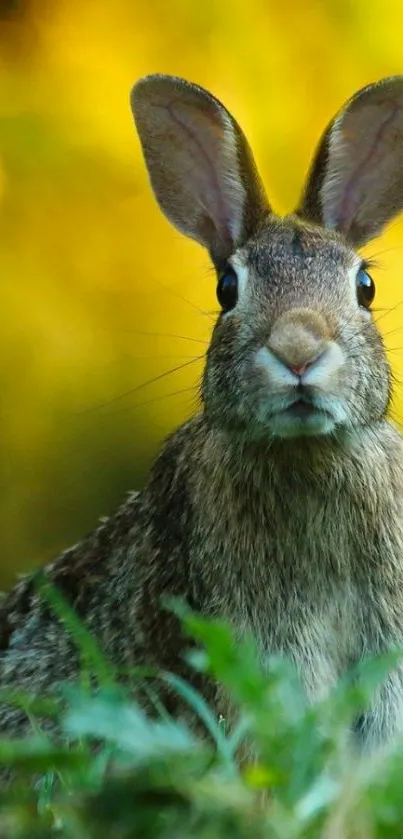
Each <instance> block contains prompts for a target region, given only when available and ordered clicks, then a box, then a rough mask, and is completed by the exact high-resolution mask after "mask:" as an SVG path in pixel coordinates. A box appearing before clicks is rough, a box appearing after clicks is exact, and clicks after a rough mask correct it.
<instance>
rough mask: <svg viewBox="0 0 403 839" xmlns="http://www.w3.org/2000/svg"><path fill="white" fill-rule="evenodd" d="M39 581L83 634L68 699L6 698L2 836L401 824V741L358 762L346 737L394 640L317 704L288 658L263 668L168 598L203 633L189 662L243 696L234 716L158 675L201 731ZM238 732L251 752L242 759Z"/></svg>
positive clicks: (288, 835) (372, 829) (273, 833)
mask: <svg viewBox="0 0 403 839" xmlns="http://www.w3.org/2000/svg"><path fill="white" fill-rule="evenodd" d="M41 588H42V593H43V595H44V596H45V597H47V599H48V600H49V602H50V603H51V605H52V607H53V608H54V610H55V612H56V613H57V615H58V617H59V618H60V619H61V620H63V621H64V623H65V624H66V627H67V628H68V631H69V632H71V633H72V635H73V637H74V639H75V641H76V643H77V646H78V648H79V650H80V653H81V662H82V678H81V679H80V682H79V684H76V685H66V686H65V689H64V690H63V695H62V701H59V700H56V699H50V698H49V697H47V698H35V699H33V698H31V697H26V696H24V697H23V696H21V695H17V694H14V695H10V693H8V694H7V695H4V696H2V697H1V699H2V701H6V702H12V703H17V704H19V705H22V707H23V708H24V709H25V711H26V713H27V715H28V717H29V719H30V721H31V729H32V732H31V735H30V736H29V737H26V738H24V739H22V740H7V739H4V738H3V739H0V769H12V770H13V773H14V783H13V784H12V786H11V787H9V788H5V789H3V791H2V792H0V836H1V837H2V839H39V838H40V839H47V837H49V839H51V837H52V839H53V837H63V839H111V837H113V839H115V838H116V839H131V837H133V838H134V837H142V839H148V837H150V839H151V837H152V839H159V837H161V839H185V838H186V839H187V837H195V838H196V839H224V837H228V839H269V837H270V839H272V837H273V839H302V837H304V839H310V837H312V839H316V837H323V839H344V838H345V839H347V838H350V837H351V839H359V838H361V837H362V839H366V838H367V837H368V838H369V837H401V836H402V835H403V794H402V792H403V742H397V743H396V744H395V745H394V746H393V748H390V749H388V750H387V751H385V752H383V753H382V754H378V755H376V756H375V757H372V758H370V759H366V760H361V761H360V760H358V759H356V758H354V756H353V755H352V754H351V751H348V750H347V749H346V731H348V729H349V728H351V726H352V724H353V721H354V718H355V717H356V715H357V714H358V713H359V712H360V711H361V710H362V709H363V708H365V706H366V705H367V704H368V703H369V702H370V698H371V696H372V694H373V693H374V691H375V690H376V688H377V686H378V685H379V683H380V681H381V680H382V679H383V678H384V677H385V674H386V673H387V672H388V671H389V670H390V669H391V668H392V667H393V666H394V665H395V664H396V661H397V660H398V657H399V656H400V657H401V653H399V652H393V653H391V654H390V655H388V656H386V657H383V658H382V659H376V660H371V661H370V660H368V661H364V662H362V664H361V666H360V668H359V673H357V672H356V673H353V674H350V675H349V677H348V678H346V679H345V680H344V681H343V682H342V683H341V684H340V685H338V687H337V688H336V689H335V690H334V691H333V693H332V695H331V696H330V697H328V698H327V699H326V700H324V701H322V702H321V703H319V704H318V705H317V706H316V707H314V708H313V707H311V706H309V705H307V703H306V702H305V698H304V694H303V691H302V689H301V686H300V684H299V682H298V679H297V677H296V674H295V672H294V670H293V668H292V666H291V665H290V663H289V662H287V661H285V660H283V659H281V658H276V657H274V658H270V659H268V661H267V663H266V665H267V666H265V667H264V668H262V666H261V663H260V662H259V658H258V654H257V650H256V648H255V646H254V643H253V640H252V639H246V640H244V641H243V642H242V643H239V642H238V643H235V640H234V637H233V634H232V632H231V630H230V628H229V626H228V625H226V624H225V623H224V622H222V621H219V620H207V619H204V618H201V617H200V616H198V615H195V614H194V613H192V612H190V611H189V610H187V609H186V608H185V607H184V606H183V605H182V606H178V604H171V606H170V607H171V608H174V609H176V610H177V611H178V609H179V613H180V615H181V619H182V621H183V624H184V628H185V630H186V631H187V632H188V633H189V635H191V636H192V637H193V638H195V639H196V640H197V641H198V643H199V647H200V648H199V649H198V651H197V652H193V654H192V657H191V663H192V665H193V666H194V667H195V668H197V669H200V670H203V671H207V672H209V673H211V674H212V675H213V676H214V677H215V678H216V679H217V680H218V681H219V682H220V683H221V684H222V685H223V686H224V687H225V688H226V690H227V691H228V692H229V694H230V695H231V697H232V699H233V702H234V703H235V706H236V708H237V709H238V718H237V722H236V723H235V725H233V727H232V728H231V729H230V728H229V726H228V725H227V724H226V721H225V720H222V719H220V720H217V719H216V717H215V715H214V713H213V712H212V710H211V709H210V708H209V707H208V706H207V704H206V703H205V701H204V700H203V698H202V697H201V696H200V695H199V694H198V693H197V692H196V691H195V690H194V689H193V688H192V687H191V686H190V685H188V684H186V683H185V682H183V681H182V680H180V679H179V678H177V677H175V676H174V675H173V674H168V673H161V674H159V675H160V678H161V680H162V681H165V682H167V681H168V682H169V683H170V684H171V686H172V688H173V689H175V690H176V691H178V692H179V693H180V695H181V697H182V699H184V700H185V701H186V702H187V703H188V704H189V705H190V706H191V707H192V709H193V711H194V712H195V713H196V714H198V715H199V716H200V717H201V718H202V720H203V722H204V724H205V726H206V728H207V729H208V730H209V732H210V735H211V739H210V741H209V742H207V741H206V740H203V739H201V738H200V737H198V736H196V735H195V734H194V733H193V732H192V731H191V730H190V729H189V728H188V727H187V726H186V725H185V724H184V723H183V722H181V721H179V722H178V721H174V720H173V719H171V718H170V717H168V715H167V714H166V713H165V712H164V711H163V709H161V711H160V713H159V714H157V716H156V717H155V718H153V719H151V718H148V717H146V716H145V714H144V712H143V711H142V709H141V707H140V705H139V704H137V703H136V702H135V701H134V700H133V698H132V696H129V694H128V691H127V688H125V687H123V686H122V685H121V684H119V682H118V680H117V674H116V672H115V671H114V668H111V667H110V665H109V664H108V662H106V661H105V660H104V657H103V655H102V653H101V652H100V651H99V649H98V647H97V645H96V643H95V642H94V640H93V639H92V638H90V637H89V636H88V634H87V632H86V630H85V628H84V627H82V626H81V625H80V624H79V623H78V622H77V619H76V616H75V615H74V613H73V612H72V611H71V609H70V608H69V607H68V605H67V604H66V603H64V601H63V600H62V599H61V598H60V596H59V594H58V593H56V592H55V591H53V589H51V588H49V585H48V584H46V583H44V581H43V580H42V583H41ZM357 677H359V678H357ZM144 679H145V674H144V672H142V673H140V674H138V681H139V684H140V683H141V684H142V685H143V686H144V684H146V681H145V682H144ZM46 717H57V719H58V722H59V726H60V729H61V731H62V733H63V737H62V738H60V737H58V738H56V737H52V736H50V735H49V734H45V733H44V730H43V723H42V721H43V719H44V718H46ZM94 744H96V748H94ZM242 744H244V745H245V744H247V748H248V751H249V754H253V759H252V758H251V759H250V760H249V761H245V762H243V763H242V764H241V765H239V761H237V759H236V756H237V754H238V751H239V748H240V747H241V746H242ZM267 790H269V792H267Z"/></svg>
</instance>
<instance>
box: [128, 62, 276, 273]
mask: <svg viewBox="0 0 403 839" xmlns="http://www.w3.org/2000/svg"><path fill="white" fill-rule="evenodd" d="M131 104H132V110H133V115H134V120H135V124H136V127H137V131H138V133H139V136H140V141H141V145H142V148H143V153H144V157H145V161H146V164H147V168H148V172H149V176H150V181H151V185H152V187H153V190H154V193H155V196H156V198H157V201H158V203H159V205H160V207H161V209H162V211H163V212H164V213H165V215H166V216H167V218H168V219H169V220H170V221H171V222H172V224H174V225H175V227H177V228H178V229H179V230H180V231H181V232H182V233H185V234H186V235H188V236H190V237H191V238H192V239H196V241H198V242H200V244H202V245H205V247H207V248H208V249H209V251H210V253H211V255H212V257H213V258H214V259H215V260H216V261H220V260H223V259H226V258H227V257H228V256H230V255H231V253H233V251H234V250H235V249H236V248H237V247H239V246H240V245H242V244H244V242H245V241H246V239H247V238H248V237H249V236H250V235H251V233H252V232H253V230H254V229H255V228H256V226H257V224H258V223H259V220H260V219H261V218H262V216H264V215H265V213H267V211H268V205H267V202H266V199H265V196H264V190H263V187H262V184H261V182H260V179H259V176H258V174H257V171H256V168H255V165H254V162H253V157H252V153H251V151H250V149H249V146H248V144H247V142H246V140H245V137H244V136H243V133H242V131H241V129H240V128H239V126H238V125H237V123H236V122H235V120H234V119H233V118H232V117H231V115H230V114H229V113H228V111H227V110H226V109H225V108H224V106H223V105H221V103H220V102H218V100H217V99H215V98H214V97H213V96H212V95H211V94H210V93H208V92H207V91H206V90H204V89H203V88H200V87H197V86H196V85H194V84H190V83H189V82H186V81H184V80H183V79H177V78H175V77H172V76H160V75H153V76H146V77H145V78H143V79H140V81H139V82H137V84H136V85H135V86H134V88H133V90H132V94H131Z"/></svg>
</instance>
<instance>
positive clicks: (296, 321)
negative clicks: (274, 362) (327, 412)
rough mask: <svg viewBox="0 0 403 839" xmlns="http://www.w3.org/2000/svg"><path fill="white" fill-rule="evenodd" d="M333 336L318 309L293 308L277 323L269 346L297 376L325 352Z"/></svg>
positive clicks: (270, 337) (301, 374) (268, 343)
mask: <svg viewBox="0 0 403 839" xmlns="http://www.w3.org/2000/svg"><path fill="white" fill-rule="evenodd" d="M330 339H331V335H330V330H329V327H328V325H327V323H326V321H325V319H324V318H323V317H322V315H320V314H319V313H318V312H312V311H311V310H310V309H294V310H290V311H288V312H285V313H284V314H283V315H281V316H280V317H279V318H278V319H277V320H276V322H275V324H274V326H273V328H272V330H271V333H270V336H269V340H268V342H267V346H268V348H269V349H270V351H271V352H272V353H273V354H274V355H275V356H276V357H277V358H278V359H279V361H281V362H282V363H283V364H285V365H286V367H288V368H289V369H290V370H292V372H293V373H295V374H296V375H297V376H303V374H304V373H305V371H306V370H307V368H308V367H310V366H311V365H312V364H314V363H315V361H317V360H318V359H319V357H320V356H321V355H323V353H324V351H325V350H326V348H327V346H328V345H329V341H330Z"/></svg>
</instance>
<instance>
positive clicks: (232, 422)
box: [132, 75, 403, 439]
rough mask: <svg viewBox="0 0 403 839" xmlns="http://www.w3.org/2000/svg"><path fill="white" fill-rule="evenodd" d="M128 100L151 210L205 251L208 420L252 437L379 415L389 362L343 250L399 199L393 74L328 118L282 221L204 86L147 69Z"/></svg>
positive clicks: (299, 432)
mask: <svg viewBox="0 0 403 839" xmlns="http://www.w3.org/2000/svg"><path fill="white" fill-rule="evenodd" d="M132 106H133V112H134V117H135V122H136V126H137V130H138V133H139V136H140V140H141V143H142V147H143V152H144V156H145V160H146V164H147V167H148V171H149V175H150V179H151V184H152V187H153V189H154V192H155V195H156V198H157V200H158V202H159V204H160V206H161V208H162V210H163V212H164V213H165V215H166V216H167V217H168V218H169V219H170V221H171V222H172V223H173V224H174V225H175V226H176V227H177V228H178V229H179V230H181V231H182V232H183V233H185V234H187V235H188V236H190V237H192V238H193V239H196V240H197V241H198V242H199V243H201V244H202V245H204V246H205V247H206V248H207V249H208V251H209V254H210V256H211V259H212V261H213V263H214V266H215V269H216V272H217V297H218V301H219V304H220V307H221V313H220V315H219V317H218V321H217V323H216V325H215V328H214V332H213V339H212V342H211V345H210V348H209V350H208V357H207V364H206V369H205V373H204V380H203V400H204V406H205V412H206V417H207V420H208V422H209V423H210V424H212V425H214V426H216V427H218V428H221V429H227V430H233V431H239V432H241V433H242V434H243V435H245V436H246V437H247V438H250V439H262V438H267V437H280V438H284V437H299V436H303V435H311V436H312V435H326V434H335V433H339V432H342V433H344V432H345V431H346V430H349V429H357V427H359V426H369V425H371V424H372V423H374V422H377V421H379V420H380V419H382V417H383V416H384V415H385V413H386V411H387V407H388V402H389V395H390V376H389V368H388V363H387V359H386V355H385V351H384V348H383V344H382V339H381V336H380V334H379V332H378V330H377V328H376V326H375V324H374V320H373V317H372V314H371V303H372V299H373V296H374V285H373V282H372V279H371V277H370V274H369V273H368V266H367V264H366V263H365V261H364V260H363V259H362V257H360V256H359V254H358V253H357V248H358V247H360V246H362V245H363V244H365V243H366V242H367V241H369V240H370V239H371V238H373V237H374V236H376V235H377V234H378V233H379V232H380V231H381V230H382V228H383V226H384V225H385V224H386V223H387V222H388V221H389V220H390V219H391V218H392V217H393V216H394V215H395V214H396V213H398V212H399V211H400V210H401V209H403V77H394V78H390V79H385V80H383V81H381V82H379V83H378V84H374V85H370V86H369V87H367V88H365V89H363V90H361V91H359V92H358V93H357V94H356V95H355V96H354V97H353V98H352V99H351V100H350V101H349V102H348V103H347V104H346V105H345V107H344V108H342V110H341V111H340V112H339V113H338V114H337V115H336V117H335V119H334V120H333V121H332V122H331V124H330V125H329V127H328V128H327V130H326V132H325V134H324V136H323V138H322V140H321V142H320V144H319V147H318V150H317V153H316V155H315V158H314V161H313V164H312V168H311V172H310V175H309V177H308V181H307V185H306V188H305V191H304V193H303V196H302V199H301V202H300V205H299V207H298V208H297V210H296V211H295V213H294V214H292V215H289V216H287V217H285V218H283V219H280V218H279V217H278V216H276V215H275V214H274V213H273V212H272V210H271V208H270V205H269V203H268V201H267V198H266V196H265V192H264V188H263V186H262V183H261V180H260V178H259V176H258V174H257V170H256V167H255V164H254V161H253V157H252V154H251V151H250V148H249V146H248V144H247V142H246V140H245V137H244V135H243V133H242V131H241V129H240V128H239V126H238V125H237V123H236V122H235V120H234V119H233V117H232V116H231V115H230V114H229V113H228V111H227V110H226V109H225V108H224V107H223V105H222V104H221V103H220V102H219V101H218V100H217V99H215V98H214V97H213V96H211V94H209V93H208V92H207V91H205V90H203V89H202V88H200V87H197V86H196V85H193V84H189V83H188V82H185V81H183V80H181V79H176V78H173V77H169V76H158V75H156V76H148V77H146V78H144V79H142V80H140V81H139V82H138V83H137V84H136V85H135V87H134V89H133V92H132Z"/></svg>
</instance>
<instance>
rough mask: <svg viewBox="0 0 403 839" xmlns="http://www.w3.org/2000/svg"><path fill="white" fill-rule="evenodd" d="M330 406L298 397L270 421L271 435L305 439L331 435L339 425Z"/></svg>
mask: <svg viewBox="0 0 403 839" xmlns="http://www.w3.org/2000/svg"><path fill="white" fill-rule="evenodd" d="M328 407H329V406H326V407H325V406H323V405H318V404H316V402H315V401H313V400H311V399H309V398H307V397H298V398H297V399H295V400H294V402H292V403H291V405H288V406H287V408H283V409H282V410H280V411H276V412H275V413H273V414H272V415H271V417H270V420H269V425H270V430H271V433H272V434H274V436H275V437H305V436H315V435H322V434H330V433H331V432H332V431H333V430H334V428H335V425H336V424H337V418H336V417H335V416H334V415H333V413H332V412H331V411H330V410H327V409H326V408H328Z"/></svg>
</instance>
